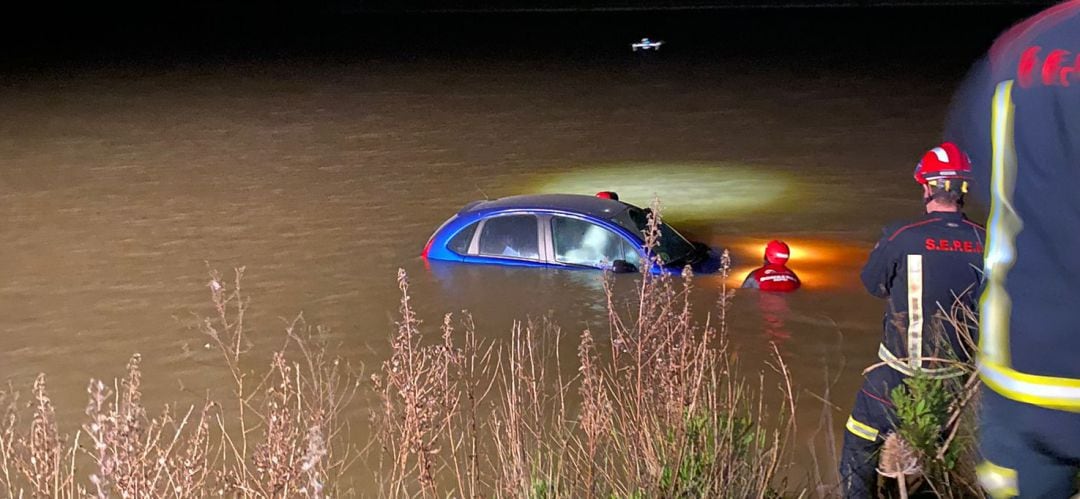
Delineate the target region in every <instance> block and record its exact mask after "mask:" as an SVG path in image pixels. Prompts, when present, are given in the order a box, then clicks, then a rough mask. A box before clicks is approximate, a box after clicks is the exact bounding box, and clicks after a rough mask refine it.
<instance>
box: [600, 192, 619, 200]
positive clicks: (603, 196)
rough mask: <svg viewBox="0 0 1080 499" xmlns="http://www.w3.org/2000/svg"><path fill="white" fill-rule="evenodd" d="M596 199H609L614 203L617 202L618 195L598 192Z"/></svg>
mask: <svg viewBox="0 0 1080 499" xmlns="http://www.w3.org/2000/svg"><path fill="white" fill-rule="evenodd" d="M596 197H598V198H601V199H611V200H615V201H618V200H619V195H618V194H616V193H614V192H612V191H600V192H597V193H596Z"/></svg>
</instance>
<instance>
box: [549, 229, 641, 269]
mask: <svg viewBox="0 0 1080 499" xmlns="http://www.w3.org/2000/svg"><path fill="white" fill-rule="evenodd" d="M551 235H552V242H553V243H554V245H555V260H556V261H559V262H562V263H569V264H573V265H588V266H590V267H603V268H607V267H610V266H611V264H612V262H614V261H615V260H626V261H627V262H629V263H633V264H635V265H636V264H637V263H638V258H639V257H638V254H637V251H636V250H635V249H634V248H633V246H631V245H630V244H628V243H627V242H626V239H625V238H623V237H622V236H620V235H618V234H616V233H614V232H612V231H610V230H608V229H605V228H603V227H601V226H599V225H596V224H594V223H590V222H586V221H584V220H578V219H576V218H565V217H553V218H552V219H551Z"/></svg>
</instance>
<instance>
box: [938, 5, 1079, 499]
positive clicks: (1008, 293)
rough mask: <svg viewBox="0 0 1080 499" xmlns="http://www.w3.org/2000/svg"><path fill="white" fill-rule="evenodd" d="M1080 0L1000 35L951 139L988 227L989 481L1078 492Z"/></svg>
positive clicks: (1054, 492) (984, 424)
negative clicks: (968, 168) (970, 166)
mask: <svg viewBox="0 0 1080 499" xmlns="http://www.w3.org/2000/svg"><path fill="white" fill-rule="evenodd" d="M1078 55H1080V1H1077V0H1074V1H1070V2H1063V3H1060V4H1058V5H1056V6H1054V7H1051V8H1049V9H1047V10H1044V11H1043V12H1041V13H1039V14H1036V15H1035V16H1033V17H1031V18H1030V19H1028V20H1026V21H1024V22H1022V23H1020V24H1018V25H1017V26H1015V27H1014V28H1012V29H1010V30H1009V31H1007V32H1005V33H1004V34H1003V35H1001V36H1000V37H998V39H997V40H996V41H995V42H994V45H993V47H992V48H991V49H990V51H989V53H988V55H987V57H986V58H984V59H983V60H982V61H980V62H979V63H978V64H977V65H976V66H975V68H974V69H973V70H972V72H971V74H970V75H969V76H968V79H967V81H966V82H965V84H964V85H963V86H962V87H961V90H960V92H959V93H958V94H957V96H956V98H955V100H954V103H953V107H952V110H951V112H950V119H949V122H948V126H947V127H946V137H947V138H948V139H950V140H954V141H957V142H958V143H959V145H960V146H961V147H963V148H964V150H965V151H967V152H968V153H969V154H970V155H971V157H972V159H973V160H974V161H975V163H974V164H975V167H976V168H975V170H974V174H975V179H976V183H977V184H978V186H979V189H976V190H975V194H976V195H978V196H979V198H980V199H982V200H988V201H989V206H990V219H989V221H988V222H987V229H988V231H989V233H990V238H989V240H988V241H987V247H986V270H985V274H986V284H985V286H984V288H985V289H984V291H983V294H982V297H981V301H980V318H981V322H982V323H981V330H980V344H979V357H978V364H979V376H980V378H981V379H982V382H983V385H982V397H981V399H982V408H981V411H982V414H981V417H980V418H979V426H980V428H979V434H980V436H979V438H980V443H979V444H980V448H981V454H982V457H983V459H985V461H984V462H983V463H982V465H981V466H980V467H979V470H978V471H979V481H980V483H981V484H982V485H983V487H984V488H986V489H987V491H988V492H990V493H991V495H992V496H994V497H1015V496H1019V497H1068V496H1070V495H1072V494H1073V493H1074V492H1075V485H1076V481H1075V478H1076V476H1077V472H1078V471H1080V334H1078V330H1080V324H1078V321H1077V316H1076V313H1077V306H1078V305H1080V260H1078V259H1077V258H1076V252H1077V248H1080V230H1078V229H1080V195H1078V193H1080V59H1078Z"/></svg>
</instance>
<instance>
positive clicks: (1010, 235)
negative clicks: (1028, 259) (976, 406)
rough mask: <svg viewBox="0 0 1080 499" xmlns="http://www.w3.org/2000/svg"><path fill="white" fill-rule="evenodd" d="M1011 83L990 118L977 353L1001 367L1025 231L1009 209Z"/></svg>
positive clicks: (997, 96)
mask: <svg viewBox="0 0 1080 499" xmlns="http://www.w3.org/2000/svg"><path fill="white" fill-rule="evenodd" d="M1012 88H1013V82H1012V80H1009V81H1005V82H1002V83H1000V84H998V86H997V90H996V91H995V93H994V100H993V111H992V118H991V133H990V135H991V146H992V155H991V171H990V180H991V181H990V184H991V185H990V194H991V196H990V220H989V223H988V224H987V228H986V254H985V255H984V256H985V258H984V264H983V270H984V274H985V276H986V278H987V285H986V290H985V291H984V292H983V295H982V298H981V303H980V315H981V317H982V324H981V326H982V331H981V334H980V340H979V351H980V352H981V355H983V356H984V357H985V358H987V359H990V361H992V362H994V363H996V364H999V365H1009V317H1010V312H1011V309H1012V301H1011V300H1010V298H1009V294H1008V292H1006V290H1005V278H1006V274H1008V272H1009V270H1010V269H1011V268H1012V266H1013V262H1014V261H1015V259H1016V235H1017V234H1018V233H1019V232H1020V229H1021V228H1022V227H1023V222H1022V221H1021V220H1020V216H1019V215H1018V214H1017V213H1016V208H1015V207H1014V206H1013V199H1012V197H1013V190H1014V188H1015V184H1016V170H1017V166H1016V151H1015V149H1014V143H1013V113H1014V110H1015V108H1014V105H1013V101H1012Z"/></svg>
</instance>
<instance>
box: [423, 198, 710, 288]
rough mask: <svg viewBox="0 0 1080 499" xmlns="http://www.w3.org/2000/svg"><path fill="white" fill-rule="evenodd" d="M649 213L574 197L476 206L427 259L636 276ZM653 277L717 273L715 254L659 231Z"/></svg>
mask: <svg viewBox="0 0 1080 499" xmlns="http://www.w3.org/2000/svg"><path fill="white" fill-rule="evenodd" d="M647 230H648V211H647V210H645V209H642V208H638V207H637V206H633V205H631V204H627V203H624V202H621V201H617V200H615V199H605V198H603V197H597V196H585V195H576V194H540V195H527V196H511V197H505V198H501V199H495V200H490V201H474V202H472V203H469V204H468V205H466V206H465V207H464V208H462V209H461V211H459V212H458V213H457V214H456V215H454V216H452V217H450V219H449V220H447V221H446V222H445V223H443V224H442V226H441V227H439V228H438V229H437V230H436V231H435V233H434V234H433V235H432V236H431V239H429V240H428V242H427V245H426V246H425V247H424V253H423V255H424V257H425V258H428V259H431V260H447V261H455V262H466V263H481V264H496V265H515V266H524V267H561V268H582V269H584V268H591V269H605V270H612V271H615V272H636V271H637V270H638V269H637V265H638V264H639V263H640V262H641V259H642V258H643V257H644V256H645V240H644V235H645V233H646V232H647ZM654 253H655V254H656V255H657V256H659V257H660V261H661V262H662V263H661V264H660V265H655V264H654V265H653V269H652V271H653V272H654V273H659V272H681V271H682V269H683V267H684V266H685V265H690V266H691V268H692V269H693V270H694V272H697V273H710V272H716V271H717V270H719V267H720V265H719V258H718V257H717V255H716V252H714V251H712V250H711V249H709V247H708V246H706V245H704V244H701V243H692V242H690V241H688V240H686V238H684V237H683V236H682V235H681V234H679V232H678V231H676V230H675V229H674V228H672V227H671V226H670V225H667V224H661V226H660V241H659V243H658V245H657V247H656V248H655V249H654Z"/></svg>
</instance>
